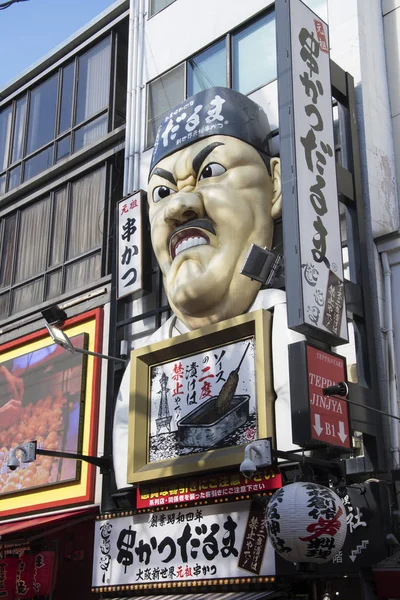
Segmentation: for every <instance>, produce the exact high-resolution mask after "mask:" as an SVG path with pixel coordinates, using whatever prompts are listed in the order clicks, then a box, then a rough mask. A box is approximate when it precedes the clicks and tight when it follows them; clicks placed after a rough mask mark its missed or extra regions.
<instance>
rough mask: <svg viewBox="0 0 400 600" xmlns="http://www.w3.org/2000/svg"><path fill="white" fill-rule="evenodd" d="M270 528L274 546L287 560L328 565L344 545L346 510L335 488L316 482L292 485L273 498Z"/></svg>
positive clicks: (269, 531)
mask: <svg viewBox="0 0 400 600" xmlns="http://www.w3.org/2000/svg"><path fill="white" fill-rule="evenodd" d="M266 525H267V529H268V534H269V537H270V540H271V543H272V546H273V547H274V549H275V551H276V552H277V553H278V554H279V555H280V556H282V558H284V559H285V560H288V561H291V562H295V563H298V562H313V563H324V562H327V561H329V560H332V559H333V557H334V556H335V555H336V554H337V553H338V552H339V551H340V550H341V548H342V546H343V544H344V541H345V538H346V528H347V523H346V511H345V508H344V506H343V504H342V501H341V500H340V498H339V496H338V495H337V494H335V492H333V491H332V490H331V489H329V488H327V487H324V486H323V485H317V484H315V483H308V482H299V483H291V484H289V485H286V486H285V487H283V488H281V489H279V490H278V491H277V492H275V494H274V495H273V496H272V497H271V499H270V501H269V503H268V507H267V512H266Z"/></svg>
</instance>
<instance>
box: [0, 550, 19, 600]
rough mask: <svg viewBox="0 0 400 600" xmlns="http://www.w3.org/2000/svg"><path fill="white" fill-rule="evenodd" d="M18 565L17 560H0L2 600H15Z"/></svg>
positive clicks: (0, 595)
mask: <svg viewBox="0 0 400 600" xmlns="http://www.w3.org/2000/svg"><path fill="white" fill-rule="evenodd" d="M18 563H19V558H3V559H2V560H0V598H2V600H3V599H4V600H15V584H16V581H17V571H18Z"/></svg>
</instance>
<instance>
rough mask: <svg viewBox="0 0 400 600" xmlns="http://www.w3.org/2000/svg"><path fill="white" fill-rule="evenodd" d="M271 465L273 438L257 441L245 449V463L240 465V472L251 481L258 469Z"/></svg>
mask: <svg viewBox="0 0 400 600" xmlns="http://www.w3.org/2000/svg"><path fill="white" fill-rule="evenodd" d="M271 464H272V451H271V438H267V439H265V440H256V441H255V442H251V444H247V446H246V447H245V449H244V461H243V462H242V464H241V465H240V472H241V473H242V474H243V475H244V476H245V477H246V478H247V479H250V478H251V477H252V476H253V474H254V473H255V472H256V471H257V467H267V466H269V465H271Z"/></svg>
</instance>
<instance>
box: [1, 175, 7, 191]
mask: <svg viewBox="0 0 400 600" xmlns="http://www.w3.org/2000/svg"><path fill="white" fill-rule="evenodd" d="M6 179H7V175H6V174H5V173H4V175H0V195H2V194H5V193H6Z"/></svg>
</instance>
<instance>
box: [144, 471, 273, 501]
mask: <svg viewBox="0 0 400 600" xmlns="http://www.w3.org/2000/svg"><path fill="white" fill-rule="evenodd" d="M281 487H282V477H281V475H280V473H279V472H278V471H275V470H274V469H265V470H263V471H258V472H257V473H255V474H254V476H253V477H252V478H251V479H247V478H246V477H244V476H243V475H242V474H241V473H217V474H215V473H213V474H210V475H205V476H203V477H191V478H190V479H184V480H179V481H176V480H175V481H171V482H167V483H165V482H164V483H162V484H161V483H154V484H151V485H150V486H147V485H140V487H138V488H137V490H136V502H137V504H136V506H137V508H151V507H153V506H165V505H168V504H179V503H180V502H196V501H197V500H213V499H214V498H223V497H226V496H236V495H238V494H251V493H255V492H265V491H269V490H277V489H279V488H281Z"/></svg>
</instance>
